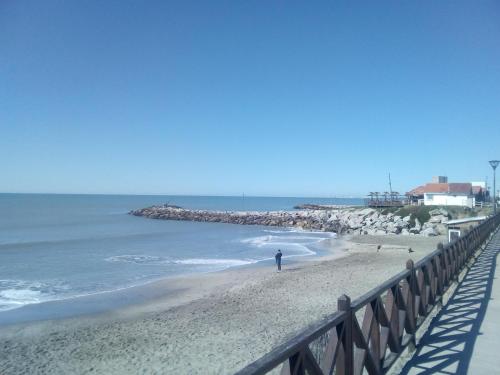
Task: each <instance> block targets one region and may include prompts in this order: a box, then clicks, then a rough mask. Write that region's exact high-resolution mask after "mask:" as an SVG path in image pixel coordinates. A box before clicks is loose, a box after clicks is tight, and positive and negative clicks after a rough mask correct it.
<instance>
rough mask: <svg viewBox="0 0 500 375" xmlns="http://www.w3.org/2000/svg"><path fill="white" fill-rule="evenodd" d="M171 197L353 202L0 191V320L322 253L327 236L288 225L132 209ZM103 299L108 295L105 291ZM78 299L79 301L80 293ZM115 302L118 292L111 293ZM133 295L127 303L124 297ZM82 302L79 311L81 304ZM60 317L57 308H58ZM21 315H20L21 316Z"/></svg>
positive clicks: (260, 205)
mask: <svg viewBox="0 0 500 375" xmlns="http://www.w3.org/2000/svg"><path fill="white" fill-rule="evenodd" d="M164 203H170V204H175V205H179V206H182V207H185V208H195V209H214V210H257V211H268V210H291V209H293V207H294V206H295V205H297V204H302V203H316V204H349V205H351V204H362V203H363V202H362V200H361V199H356V198H354V199H349V198H268V197H203V196H123V195H116V196H114V195H45V194H0V324H6V323H12V322H16V321H18V320H23V319H24V320H33V319H44V318H51V317H54V316H57V315H58V314H55V311H56V310H57V309H58V308H59V307H60V306H62V305H61V304H59V305H57V304H54V303H52V305H50V304H49V305H50V306H56V305H57V306H59V307H58V308H47V307H44V305H47V302H50V301H65V300H71V301H72V302H71V305H72V306H73V308H72V309H71V308H68V307H67V305H66V307H65V308H61V309H60V310H61V311H62V310H64V311H66V312H65V313H64V314H62V315H73V314H76V313H78V311H75V310H78V309H80V310H82V311H84V312H85V313H88V312H94V311H100V310H105V309H107V308H111V307H115V306H116V301H115V302H113V304H114V305H113V306H108V304H107V303H106V302H103V301H100V302H99V303H94V304H91V303H85V304H83V303H80V307H74V306H79V304H78V301H79V299H81V298H85V296H93V295H99V294H103V293H113V292H118V291H121V293H123V290H126V289H127V288H130V287H133V286H137V285H141V284H147V283H149V282H151V281H154V280H158V279H162V278H167V277H170V276H175V275H181V274H189V273H199V272H212V271H218V270H222V269H226V268H229V267H237V266H243V265H250V264H255V263H258V262H272V260H273V256H274V253H275V251H276V250H277V249H278V248H281V249H282V251H283V253H284V254H285V256H284V261H285V262H286V261H293V259H294V258H296V257H304V256H309V257H311V256H315V255H317V254H321V252H322V250H323V249H322V247H321V245H320V243H319V242H320V241H321V240H323V239H325V238H329V237H330V236H331V234H329V233H321V232H304V231H296V230H292V229H283V228H272V227H261V226H239V225H232V224H220V223H192V222H177V221H164V220H151V219H146V218H141V217H135V216H131V215H128V214H127V212H128V211H129V210H132V209H136V208H141V207H146V206H150V205H154V204H164ZM323 251H324V250H323ZM106 300H112V298H111V299H109V298H107V299H106ZM81 301H85V299H82V300H81ZM120 301H123V298H120ZM130 302H134V301H130ZM83 305H85V306H86V307H85V308H82V306H83ZM59 315H61V314H59ZM23 317H24V318H23Z"/></svg>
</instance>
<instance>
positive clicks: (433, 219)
mask: <svg viewBox="0 0 500 375" xmlns="http://www.w3.org/2000/svg"><path fill="white" fill-rule="evenodd" d="M447 220H448V216H444V215H441V214H439V215H434V216H431V218H430V219H429V223H435V224H437V223H443V222H445V221H447Z"/></svg>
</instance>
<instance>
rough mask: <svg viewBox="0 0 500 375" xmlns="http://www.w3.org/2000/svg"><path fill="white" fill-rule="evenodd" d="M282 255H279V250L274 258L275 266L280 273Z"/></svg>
mask: <svg viewBox="0 0 500 375" xmlns="http://www.w3.org/2000/svg"><path fill="white" fill-rule="evenodd" d="M282 255H283V254H282V253H281V250H279V249H278V252H277V253H276V255H275V256H274V257H275V258H276V265H277V266H278V272H280V271H281V256H282Z"/></svg>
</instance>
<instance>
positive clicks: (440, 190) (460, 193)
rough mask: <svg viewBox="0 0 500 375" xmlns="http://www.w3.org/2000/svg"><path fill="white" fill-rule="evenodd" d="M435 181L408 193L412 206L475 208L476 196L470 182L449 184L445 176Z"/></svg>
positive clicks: (436, 178)
mask: <svg viewBox="0 0 500 375" xmlns="http://www.w3.org/2000/svg"><path fill="white" fill-rule="evenodd" d="M433 181H446V182H431V183H427V184H425V185H421V186H418V187H416V188H415V189H413V190H411V191H409V192H408V193H406V195H407V197H408V201H409V202H410V204H418V205H425V206H464V207H474V205H475V203H476V202H475V196H474V193H473V189H472V184H471V183H470V182H466V183H448V182H447V181H448V178H447V177H445V176H438V177H434V178H433Z"/></svg>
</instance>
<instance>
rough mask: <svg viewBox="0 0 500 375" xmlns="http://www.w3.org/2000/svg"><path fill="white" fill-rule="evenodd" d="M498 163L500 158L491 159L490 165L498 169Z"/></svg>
mask: <svg viewBox="0 0 500 375" xmlns="http://www.w3.org/2000/svg"><path fill="white" fill-rule="evenodd" d="M498 164H500V160H490V165H491V168H493V170H495V169H497V166H498Z"/></svg>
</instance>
